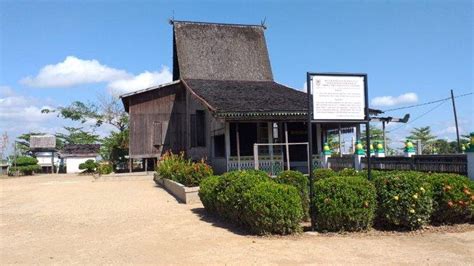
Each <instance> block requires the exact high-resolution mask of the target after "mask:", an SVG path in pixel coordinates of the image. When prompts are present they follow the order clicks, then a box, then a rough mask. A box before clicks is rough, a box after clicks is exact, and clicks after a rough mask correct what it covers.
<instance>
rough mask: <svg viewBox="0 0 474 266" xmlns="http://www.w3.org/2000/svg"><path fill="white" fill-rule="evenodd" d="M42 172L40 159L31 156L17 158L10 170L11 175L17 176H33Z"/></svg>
mask: <svg viewBox="0 0 474 266" xmlns="http://www.w3.org/2000/svg"><path fill="white" fill-rule="evenodd" d="M39 171H41V166H40V165H39V164H38V159H36V158H34V157H29V156H19V157H17V158H16V159H15V160H14V161H13V163H12V166H11V167H10V168H9V172H8V174H9V175H15V174H16V173H17V172H19V173H21V174H22V175H32V174H33V173H34V172H39Z"/></svg>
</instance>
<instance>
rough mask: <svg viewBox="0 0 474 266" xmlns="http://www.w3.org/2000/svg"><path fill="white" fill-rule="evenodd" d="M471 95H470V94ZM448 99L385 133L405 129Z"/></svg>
mask: <svg viewBox="0 0 474 266" xmlns="http://www.w3.org/2000/svg"><path fill="white" fill-rule="evenodd" d="M471 94H472V93H471ZM449 99H451V97H449V98H447V99H444V100H443V101H442V102H440V101H437V102H440V104H438V105H436V106H435V107H433V108H431V109H430V110H428V111H426V112H424V113H422V114H421V115H419V116H417V117H415V119H413V120H411V121H410V122H408V123H406V124H402V125H401V126H399V127H396V128H394V129H392V130H390V131H388V132H387V133H391V132H393V131H395V130H398V129H400V128H402V127H405V126H407V125H409V124H411V123H413V122H415V121H416V120H418V119H420V118H422V117H424V116H425V115H427V114H429V113H431V112H432V111H434V110H436V109H437V108H438V107H440V106H441V105H443V104H444V103H445V102H447V101H448V100H449Z"/></svg>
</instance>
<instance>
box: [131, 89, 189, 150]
mask: <svg viewBox="0 0 474 266" xmlns="http://www.w3.org/2000/svg"><path fill="white" fill-rule="evenodd" d="M129 101H130V104H129V106H130V107H129V114H130V156H131V157H132V158H151V157H159V156H160V155H161V153H162V152H164V151H166V150H172V151H173V152H179V151H181V150H184V149H185V146H186V140H185V136H186V124H185V112H186V109H185V104H186V101H185V93H184V88H183V87H182V86H181V84H175V85H171V86H167V87H163V88H159V89H156V90H152V91H149V92H146V93H142V94H138V95H136V96H132V97H130V99H129ZM154 122H168V128H165V134H164V135H163V137H164V138H165V141H164V145H163V146H154V145H153V137H154V134H153V123H154ZM163 124H166V123H163Z"/></svg>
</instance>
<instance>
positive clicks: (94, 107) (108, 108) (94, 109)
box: [42, 96, 129, 166]
mask: <svg viewBox="0 0 474 266" xmlns="http://www.w3.org/2000/svg"><path fill="white" fill-rule="evenodd" d="M42 112H43V113H51V112H56V113H57V114H58V116H59V117H62V118H64V119H69V120H73V121H79V122H81V123H85V122H87V121H91V120H93V121H95V125H94V127H100V126H102V125H103V124H104V123H105V124H109V125H112V126H113V127H115V128H116V129H117V131H115V132H111V133H110V135H109V136H108V137H106V138H104V140H103V143H102V145H103V146H102V148H101V155H102V157H103V158H104V159H106V160H109V161H110V162H111V163H112V164H113V165H114V166H116V165H117V164H118V163H120V162H123V161H124V160H125V155H127V154H128V126H129V117H128V114H127V113H126V112H125V110H124V109H123V107H122V105H121V103H120V102H119V99H117V98H115V97H106V96H102V97H100V96H99V97H98V104H94V103H83V102H80V101H75V102H73V103H71V104H70V105H69V106H66V107H58V108H56V109H43V110H42Z"/></svg>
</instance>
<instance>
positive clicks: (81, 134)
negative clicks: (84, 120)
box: [56, 127, 100, 145]
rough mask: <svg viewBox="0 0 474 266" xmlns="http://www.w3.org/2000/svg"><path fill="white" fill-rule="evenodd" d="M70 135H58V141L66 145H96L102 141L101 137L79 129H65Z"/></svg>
mask: <svg viewBox="0 0 474 266" xmlns="http://www.w3.org/2000/svg"><path fill="white" fill-rule="evenodd" d="M64 129H66V131H67V132H68V133H66V134H64V133H57V134H56V139H59V140H60V141H61V142H62V143H64V145H66V144H95V143H98V142H99V141H100V137H99V135H96V134H93V133H90V132H87V131H84V130H82V128H78V127H64Z"/></svg>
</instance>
